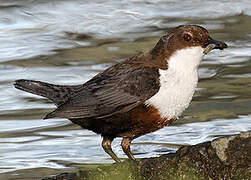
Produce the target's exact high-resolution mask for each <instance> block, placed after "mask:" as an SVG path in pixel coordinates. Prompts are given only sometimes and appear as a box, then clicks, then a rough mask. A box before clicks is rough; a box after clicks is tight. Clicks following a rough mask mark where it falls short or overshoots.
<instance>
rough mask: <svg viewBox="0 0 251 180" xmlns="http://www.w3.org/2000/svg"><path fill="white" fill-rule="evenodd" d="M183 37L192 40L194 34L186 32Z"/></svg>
mask: <svg viewBox="0 0 251 180" xmlns="http://www.w3.org/2000/svg"><path fill="white" fill-rule="evenodd" d="M183 38H184V39H185V40H186V41H190V40H191V39H192V36H191V35H190V34H188V33H185V34H184V35H183Z"/></svg>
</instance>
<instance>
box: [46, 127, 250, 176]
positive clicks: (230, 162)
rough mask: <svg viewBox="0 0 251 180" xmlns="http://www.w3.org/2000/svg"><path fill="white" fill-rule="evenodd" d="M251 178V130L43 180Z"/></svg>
mask: <svg viewBox="0 0 251 180" xmlns="http://www.w3.org/2000/svg"><path fill="white" fill-rule="evenodd" d="M108 179H109V180H118V179H119V180H149V179H151V180H168V179H170V180H178V179H184V180H191V179H195V180H200V179H201V180H204V179H208V180H210V179H213V180H217V179H219V180H220V179H226V180H227V179H236V180H240V179H251V131H249V132H244V133H241V134H238V135H231V136H225V137H221V138H218V139H215V140H213V141H211V142H205V143H201V144H197V145H193V146H185V147H181V148H180V149H179V150H178V151H177V152H176V153H170V154H166V155H162V156H160V157H156V158H147V159H141V160H139V161H137V162H133V161H130V160H127V161H124V162H122V163H114V164H111V165H100V166H99V167H97V168H95V169H88V168H86V169H81V170H79V171H78V172H73V173H63V174H60V175H56V176H52V177H48V178H45V179H43V180H108Z"/></svg>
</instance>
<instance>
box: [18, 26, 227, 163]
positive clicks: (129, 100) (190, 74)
mask: <svg viewBox="0 0 251 180" xmlns="http://www.w3.org/2000/svg"><path fill="white" fill-rule="evenodd" d="M224 48H227V45H226V44H225V43H224V42H221V41H216V40H213V39H212V38H211V37H210V36H209V33H208V31H207V30H206V29H204V28H203V27H201V26H197V25H183V26H179V27H177V28H174V29H173V30H172V31H171V32H170V33H168V34H167V35H164V36H162V37H161V38H160V40H159V41H158V43H157V44H156V45H155V47H154V48H153V49H152V50H150V51H149V52H146V53H143V54H139V55H137V56H134V57H131V58H128V59H126V60H125V61H124V62H121V63H118V64H116V65H114V66H111V67H110V68H108V69H106V70H105V71H103V72H101V73H99V74H97V75H96V76H95V77H93V78H92V79H90V80H89V81H87V82H86V83H84V84H81V85H74V86H63V85H54V84H48V83H44V82H40V81H33V80H24V79H21V80H17V81H16V82H15V87H16V88H18V89H21V90H23V91H27V92H30V93H33V94H37V95H40V96H44V97H47V98H48V99H50V100H51V101H53V102H54V103H55V104H56V106H57V109H56V110H54V111H53V112H51V113H49V114H47V115H46V116H45V119H48V118H55V117H58V118H67V119H69V120H71V121H72V122H73V123H75V124H78V125H80V126H81V127H82V128H84V129H88V130H92V131H94V132H95V133H97V134H101V136H102V137H103V141H102V147H103V149H104V150H105V152H107V153H108V154H109V155H110V156H111V157H112V158H113V159H114V160H115V161H117V162H119V161H120V160H119V158H118V157H117V156H116V154H115V153H114V152H113V151H112V148H111V143H112V141H113V139H114V138H116V137H122V138H123V140H122V142H121V146H122V149H123V151H124V153H125V154H126V155H127V156H128V157H129V158H130V159H133V160H135V158H134V156H133V155H132V153H131V151H130V144H131V141H132V140H133V139H135V138H137V137H139V136H142V135H144V134H147V133H150V132H153V131H156V130H158V129H161V128H163V127H165V126H167V125H169V124H171V123H172V122H173V121H174V120H176V119H177V118H178V117H179V116H180V115H181V113H182V112H183V111H184V110H185V109H186V108H187V107H188V105H189V103H190V102H191V100H192V96H193V94H194V91H195V88H196V86H197V83H198V73H197V70H198V66H199V64H200V62H201V60H202V58H203V56H204V54H207V53H208V52H210V51H211V50H212V49H221V50H222V49H224Z"/></svg>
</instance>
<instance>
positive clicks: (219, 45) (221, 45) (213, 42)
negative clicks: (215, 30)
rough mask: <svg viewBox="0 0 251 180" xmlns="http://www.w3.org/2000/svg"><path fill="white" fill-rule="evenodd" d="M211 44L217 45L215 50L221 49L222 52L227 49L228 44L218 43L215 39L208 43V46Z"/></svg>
mask: <svg viewBox="0 0 251 180" xmlns="http://www.w3.org/2000/svg"><path fill="white" fill-rule="evenodd" d="M209 44H213V45H215V46H214V48H213V49H220V50H223V49H224V48H227V44H226V43H224V42H222V41H217V40H214V39H211V40H210V41H209V42H208V45H209Z"/></svg>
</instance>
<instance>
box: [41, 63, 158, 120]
mask: <svg viewBox="0 0 251 180" xmlns="http://www.w3.org/2000/svg"><path fill="white" fill-rule="evenodd" d="M128 66H129V65H123V64H119V65H117V66H116V65H115V66H113V67H111V68H109V69H107V70H106V71H104V72H103V73H100V74H98V75H97V76H95V77H94V78H93V79H91V80H90V81H88V82H87V83H86V84H84V86H83V90H82V91H80V92H78V93H76V94H75V95H74V96H73V97H71V98H70V99H69V100H68V101H67V102H66V103H64V104H62V105H61V106H59V107H58V108H57V109H56V110H55V111H53V112H51V113H49V114H48V115H47V116H46V117H45V119H47V118H53V117H61V118H67V119H78V118H103V117H107V116H110V115H113V114H117V113H123V112H127V111H129V110H131V109H133V108H134V107H136V106H138V105H140V104H142V103H143V102H144V101H145V100H147V99H149V98H150V97H152V96H153V95H154V94H155V93H157V91H158V90H159V73H158V69H155V68H146V67H137V68H135V67H128Z"/></svg>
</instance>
